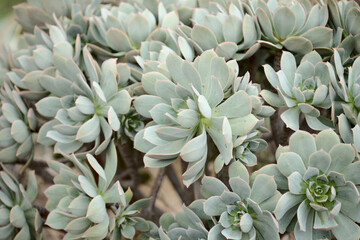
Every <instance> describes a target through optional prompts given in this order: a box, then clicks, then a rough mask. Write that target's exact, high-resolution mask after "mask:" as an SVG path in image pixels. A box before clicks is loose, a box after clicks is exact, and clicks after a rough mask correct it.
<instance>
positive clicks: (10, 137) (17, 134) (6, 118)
mask: <svg viewBox="0 0 360 240" xmlns="http://www.w3.org/2000/svg"><path fill="white" fill-rule="evenodd" d="M0 100H1V110H0V161H1V162H4V163H10V162H15V161H17V160H19V159H22V160H24V159H26V160H28V161H31V160H32V158H33V156H34V147H35V142H36V136H37V135H36V134H37V118H36V116H35V111H34V110H33V109H32V108H28V106H27V104H28V103H27V102H26V101H24V100H23V99H22V98H21V96H20V94H19V93H18V92H17V91H16V90H14V89H12V88H11V87H10V85H9V84H7V83H5V85H4V88H2V89H1V90H0Z"/></svg>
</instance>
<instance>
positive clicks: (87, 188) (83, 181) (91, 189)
mask: <svg viewBox="0 0 360 240" xmlns="http://www.w3.org/2000/svg"><path fill="white" fill-rule="evenodd" d="M78 180H79V183H80V186H81V188H82V189H83V191H84V193H86V194H87V195H89V196H90V197H95V196H96V195H97V191H96V187H95V186H94V185H93V184H92V183H91V182H90V181H89V180H88V179H87V178H86V177H84V176H83V175H81V176H79V177H78Z"/></svg>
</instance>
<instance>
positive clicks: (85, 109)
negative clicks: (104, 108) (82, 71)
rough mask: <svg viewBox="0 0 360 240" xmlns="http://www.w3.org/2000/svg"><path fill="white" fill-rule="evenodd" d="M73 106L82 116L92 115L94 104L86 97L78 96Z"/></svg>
mask: <svg viewBox="0 0 360 240" xmlns="http://www.w3.org/2000/svg"><path fill="white" fill-rule="evenodd" d="M75 105H76V107H77V108H78V109H79V111H80V112H82V113H83V114H93V113H94V112H95V106H94V103H93V102H92V101H91V100H90V99H89V98H87V97H84V96H79V97H78V98H77V99H76V101H75Z"/></svg>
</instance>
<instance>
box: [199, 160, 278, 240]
mask: <svg viewBox="0 0 360 240" xmlns="http://www.w3.org/2000/svg"><path fill="white" fill-rule="evenodd" d="M229 177H230V179H229V185H230V187H231V190H229V189H228V188H227V187H226V185H225V184H224V183H222V182H221V181H220V180H218V179H217V178H214V177H207V176H205V177H204V178H203V179H202V194H203V196H205V197H206V198H207V199H206V200H205V202H204V212H205V214H207V215H208V216H211V219H212V222H213V224H212V225H213V227H212V228H211V229H210V231H209V235H208V239H210V240H220V239H274V240H276V239H280V237H279V233H278V232H279V226H278V223H277V221H276V220H275V218H274V217H273V215H272V214H271V212H272V211H273V210H274V208H275V206H276V203H277V201H278V199H279V198H280V197H281V194H280V192H279V191H277V189H276V183H275V180H274V177H272V176H269V175H266V174H259V175H257V176H256V177H255V179H254V180H253V182H251V183H250V181H249V173H248V171H247V169H246V167H245V166H243V165H242V164H241V163H240V162H234V163H232V164H231V165H230V167H229Z"/></svg>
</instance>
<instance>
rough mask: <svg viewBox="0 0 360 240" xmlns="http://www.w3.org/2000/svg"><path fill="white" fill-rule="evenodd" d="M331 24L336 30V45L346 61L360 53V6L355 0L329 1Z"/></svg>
mask: <svg viewBox="0 0 360 240" xmlns="http://www.w3.org/2000/svg"><path fill="white" fill-rule="evenodd" d="M327 6H328V9H329V25H330V26H331V28H332V29H334V30H335V34H334V45H335V46H338V48H337V50H338V51H339V52H340V54H341V56H342V59H344V60H345V61H346V62H347V61H350V60H352V58H353V56H355V57H356V56H357V54H359V53H360V28H359V24H357V23H358V22H359V21H360V17H359V16H360V7H359V5H358V4H357V3H356V2H353V1H346V0H344V1H335V0H329V1H327Z"/></svg>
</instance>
